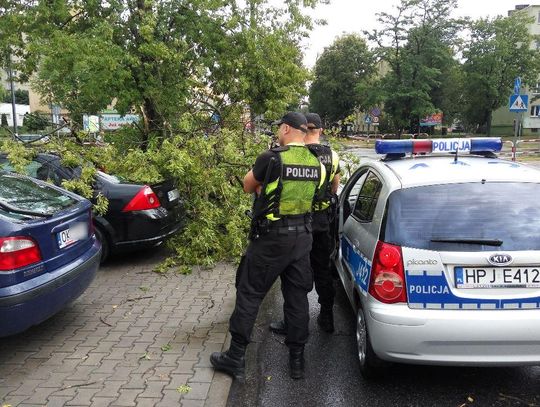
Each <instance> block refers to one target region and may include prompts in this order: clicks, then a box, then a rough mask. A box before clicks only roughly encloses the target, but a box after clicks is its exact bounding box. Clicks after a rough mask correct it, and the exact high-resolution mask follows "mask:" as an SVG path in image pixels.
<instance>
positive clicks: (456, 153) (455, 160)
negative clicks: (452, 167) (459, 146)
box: [453, 150, 458, 163]
mask: <svg viewBox="0 0 540 407" xmlns="http://www.w3.org/2000/svg"><path fill="white" fill-rule="evenodd" d="M453 154H455V156H454V163H457V159H458V150H456V152H455V153H453Z"/></svg>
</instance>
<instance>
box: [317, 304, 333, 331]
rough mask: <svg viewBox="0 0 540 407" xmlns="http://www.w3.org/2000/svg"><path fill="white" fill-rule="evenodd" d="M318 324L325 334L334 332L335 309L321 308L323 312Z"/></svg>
mask: <svg viewBox="0 0 540 407" xmlns="http://www.w3.org/2000/svg"><path fill="white" fill-rule="evenodd" d="M317 323H318V324H319V326H320V327H321V329H322V330H323V331H324V332H328V333H332V332H334V310H333V307H321V312H320V313H319V316H318V317H317Z"/></svg>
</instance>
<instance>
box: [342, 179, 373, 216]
mask: <svg viewBox="0 0 540 407" xmlns="http://www.w3.org/2000/svg"><path fill="white" fill-rule="evenodd" d="M367 174H368V172H367V170H366V171H365V172H364V173H363V174H362V175H360V177H358V179H357V180H356V182H355V183H354V185H353V186H352V188H351V189H350V190H349V192H348V194H347V198H346V199H345V200H344V202H343V222H345V221H346V220H347V218H348V217H349V216H350V215H351V214H352V208H353V207H354V204H355V203H356V200H357V199H358V193H359V192H360V188H361V187H362V185H363V184H364V181H365V180H366V177H367Z"/></svg>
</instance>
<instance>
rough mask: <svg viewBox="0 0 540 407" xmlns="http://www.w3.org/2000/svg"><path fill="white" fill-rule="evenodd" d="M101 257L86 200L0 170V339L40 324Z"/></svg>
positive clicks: (80, 286) (87, 278)
mask: <svg viewBox="0 0 540 407" xmlns="http://www.w3.org/2000/svg"><path fill="white" fill-rule="evenodd" d="M100 256H101V245H100V243H99V241H98V240H97V239H96V237H95V234H94V228H93V225H92V204H91V203H90V202H89V201H88V200H86V199H84V198H81V197H79V196H77V195H75V194H72V193H69V192H67V191H64V190H62V189H60V188H57V187H55V186H53V185H49V184H47V183H45V182H41V181H38V180H35V179H32V178H30V177H26V176H21V175H16V174H13V173H7V172H4V171H1V172H0V337H4V336H8V335H13V334H16V333H19V332H22V331H24V330H26V329H28V328H29V327H31V326H32V325H36V324H39V323H40V322H42V321H44V320H46V319H47V318H49V317H51V316H52V315H54V314H55V313H57V312H58V311H59V310H60V309H62V308H63V307H64V306H66V305H67V304H68V303H70V302H71V301H73V300H75V299H76V298H77V297H79V296H80V295H81V294H82V293H83V292H84V290H85V289H86V288H87V287H88V285H89V284H90V283H91V282H92V280H93V278H94V276H95V274H96V271H97V269H98V267H99V260H100Z"/></svg>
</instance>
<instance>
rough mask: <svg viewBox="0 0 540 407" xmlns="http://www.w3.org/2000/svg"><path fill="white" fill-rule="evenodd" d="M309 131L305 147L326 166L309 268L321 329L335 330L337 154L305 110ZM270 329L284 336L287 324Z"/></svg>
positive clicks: (316, 208) (316, 119)
mask: <svg viewBox="0 0 540 407" xmlns="http://www.w3.org/2000/svg"><path fill="white" fill-rule="evenodd" d="M306 119H307V122H308V133H307V134H306V137H305V143H306V146H307V147H308V148H309V149H310V150H311V151H312V152H313V153H314V154H316V155H317V157H319V160H320V161H321V163H322V164H323V165H324V166H325V168H326V178H325V180H324V182H323V186H322V188H321V189H320V191H319V194H318V196H317V198H316V200H315V203H314V212H313V247H312V249H311V253H310V259H311V267H312V268H313V277H314V280H315V290H316V291H317V294H318V295H319V304H320V305H321V310H320V313H319V316H318V318H317V322H318V323H319V325H320V327H321V329H322V330H323V331H325V332H328V333H331V332H334V313H333V306H334V297H335V295H336V292H335V289H334V282H333V278H332V271H331V267H330V256H331V254H332V252H333V251H334V246H335V240H334V237H333V234H332V231H331V227H332V224H333V221H334V217H335V216H336V213H335V209H336V204H337V201H336V200H337V197H336V193H337V190H338V186H339V179H340V175H339V172H340V170H339V157H338V155H337V153H336V152H335V151H333V150H332V149H331V148H330V147H329V146H327V145H323V144H321V143H320V136H321V134H322V121H321V118H320V117H319V115H318V114H317V113H307V114H306ZM270 330H271V331H273V332H275V333H277V334H281V335H284V334H285V333H286V332H287V325H286V323H285V321H284V320H281V321H279V322H272V323H271V324H270Z"/></svg>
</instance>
